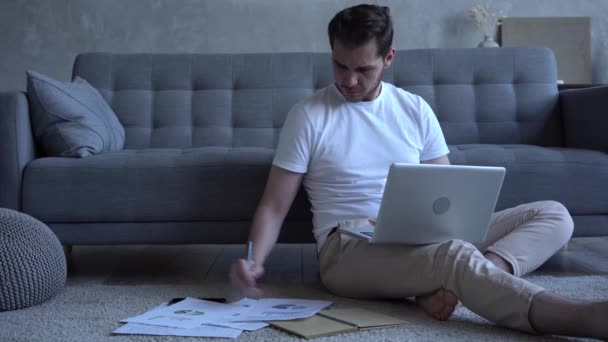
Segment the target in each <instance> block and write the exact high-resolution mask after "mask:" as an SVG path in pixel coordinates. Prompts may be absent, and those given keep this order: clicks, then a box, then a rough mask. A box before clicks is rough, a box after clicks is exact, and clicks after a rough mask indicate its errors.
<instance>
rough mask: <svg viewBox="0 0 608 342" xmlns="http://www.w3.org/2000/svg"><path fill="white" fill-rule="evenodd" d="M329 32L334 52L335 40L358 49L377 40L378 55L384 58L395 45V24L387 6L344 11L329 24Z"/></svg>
mask: <svg viewBox="0 0 608 342" xmlns="http://www.w3.org/2000/svg"><path fill="white" fill-rule="evenodd" d="M327 32H328V34H329V45H331V48H332V50H333V48H334V41H335V40H339V41H340V43H341V44H343V45H344V46H346V47H349V48H357V47H360V46H362V45H364V44H366V43H367V42H369V41H370V40H371V39H372V38H376V45H377V47H378V55H379V56H381V57H382V58H384V57H386V55H387V54H388V51H389V49H390V48H391V45H392V44H393V23H392V21H391V15H390V10H389V8H388V7H385V6H376V5H357V6H353V7H349V8H346V9H343V10H342V11H340V12H338V13H337V14H336V15H335V16H334V18H333V19H332V20H331V21H330V22H329V25H328V27H327Z"/></svg>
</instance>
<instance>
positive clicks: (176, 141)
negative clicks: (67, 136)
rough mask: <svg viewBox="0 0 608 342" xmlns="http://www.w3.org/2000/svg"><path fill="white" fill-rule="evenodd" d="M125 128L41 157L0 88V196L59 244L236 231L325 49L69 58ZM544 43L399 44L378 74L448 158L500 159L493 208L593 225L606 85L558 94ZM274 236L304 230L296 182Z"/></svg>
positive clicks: (24, 104) (601, 182)
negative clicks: (119, 134) (535, 210)
mask: <svg viewBox="0 0 608 342" xmlns="http://www.w3.org/2000/svg"><path fill="white" fill-rule="evenodd" d="M73 74H74V75H79V76H81V77H83V78H85V79H86V80H88V81H89V82H90V83H91V84H92V85H93V86H95V87H96V88H97V89H98V90H99V91H100V92H101V94H102V95H103V96H104V98H105V99H106V100H107V101H108V103H110V105H111V107H112V108H113V110H114V111H115V112H116V114H117V115H118V117H119V119H120V121H121V123H122V125H123V126H124V127H125V131H126V144H125V148H124V150H122V151H117V152H108V153H103V154H99V155H95V156H91V157H87V158H83V159H78V158H57V157H45V156H44V155H42V154H41V153H40V152H39V151H40V149H38V148H37V147H36V144H35V142H34V140H33V138H32V132H31V128H30V117H29V115H28V101H27V97H26V96H27V94H25V93H23V92H9V93H2V94H0V189H2V191H1V193H0V207H6V208H12V209H17V210H19V211H22V212H25V213H27V214H30V215H32V216H34V217H36V218H37V219H39V220H41V221H43V222H45V223H47V224H48V225H49V227H50V228H51V229H52V230H53V231H54V232H55V233H56V234H57V235H58V237H59V239H60V240H61V241H62V243H64V244H131V243H167V244H180V243H242V242H244V241H245V240H246V237H247V233H248V228H249V222H250V219H251V217H252V215H253V212H254V210H255V207H256V204H257V201H258V199H259V198H260V196H261V193H262V190H263V188H264V184H265V181H266V177H267V173H268V170H269V168H270V164H271V160H272V157H273V149H274V146H275V144H276V143H277V138H278V136H279V133H280V130H281V125H282V123H283V120H284V118H285V115H286V114H287V112H288V110H289V108H290V107H291V106H292V105H293V104H294V103H295V102H296V101H298V100H300V99H303V98H305V97H307V96H309V95H311V94H313V92H314V91H315V90H317V89H319V88H322V87H324V86H326V85H328V84H330V83H331V82H332V71H331V60H330V55H329V54H325V53H321V54H315V53H290V54H241V55H199V54H174V55H171V54H107V53H87V54H82V55H79V56H78V57H77V58H76V61H75V64H74V71H73ZM556 78H557V76H556V61H555V58H554V56H553V54H552V52H551V51H550V50H548V49H545V48H534V47H526V48H495V49H425V50H408V51H399V52H398V54H397V57H396V60H395V62H394V64H393V65H392V67H391V68H390V69H389V70H387V72H386V73H385V76H384V79H385V80H386V81H388V82H391V83H393V84H395V85H397V86H399V87H402V88H404V89H406V90H408V91H410V92H413V93H415V94H419V95H421V96H422V97H424V98H425V99H426V100H427V102H429V104H430V105H431V107H432V108H433V109H434V110H435V112H436V114H437V116H438V118H439V121H440V123H441V126H442V128H443V131H444V134H445V136H446V139H447V141H448V144H449V146H450V151H451V153H450V155H449V157H450V159H451V161H452V163H454V164H474V165H500V166H504V167H506V168H507V175H506V178H505V182H504V186H503V190H502V192H501V195H500V198H499V201H498V204H497V209H503V208H506V207H510V206H514V205H517V204H520V203H524V202H529V201H536V200H546V199H552V200H557V201H560V202H562V203H563V204H565V205H566V207H567V208H568V209H569V210H570V212H571V214H572V215H573V217H574V221H575V232H574V235H575V236H589V235H594V236H599V235H608V191H607V190H608V188H607V185H608V154H607V152H608V135H607V134H606V133H605V132H606V131H607V130H608V113H607V110H606V108H607V107H608V87H597V88H589V89H580V90H570V91H562V92H558V89H557V85H556ZM280 241H282V242H298V243H300V242H312V241H313V239H312V234H311V214H310V204H309V202H308V200H307V198H306V194H305V193H304V191H301V192H300V194H299V195H298V197H297V198H296V201H295V203H294V205H293V206H292V208H291V211H290V212H289V214H288V217H287V220H286V223H285V227H284V229H283V232H282V234H281V236H280Z"/></svg>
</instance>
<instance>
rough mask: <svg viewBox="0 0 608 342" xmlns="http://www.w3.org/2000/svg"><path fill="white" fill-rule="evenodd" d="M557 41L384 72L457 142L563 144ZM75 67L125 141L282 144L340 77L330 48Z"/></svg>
mask: <svg viewBox="0 0 608 342" xmlns="http://www.w3.org/2000/svg"><path fill="white" fill-rule="evenodd" d="M556 69H557V67H556V62H555V57H554V56H553V53H552V52H551V50H549V49H546V48H537V47H519V48H495V49H422V50H404V51H398V53H397V56H396V59H395V61H394V63H393V65H392V66H391V67H390V68H389V69H388V70H386V72H385V74H384V80H385V81H387V82H390V83H392V84H395V85H396V86H398V87H401V88H403V89H405V90H407V91H410V92H412V93H415V94H418V95H420V96H422V97H423V98H424V99H425V100H426V101H427V102H428V103H429V104H430V105H431V107H432V108H433V109H434V110H435V113H436V114H437V117H438V118H439V121H440V123H441V126H442V128H443V131H444V134H445V136H446V139H447V141H448V143H449V144H469V143H489V144H493V143H497V144H536V145H542V146H562V139H563V138H562V132H561V119H560V116H559V111H558V110H559V108H558V105H557V104H558V102H557V101H558V93H557V86H556V78H557V76H556ZM73 75H74V76H76V75H78V76H80V77H83V78H85V79H86V80H88V81H89V82H90V83H91V84H92V85H93V86H94V87H96V88H97V89H99V91H100V92H101V94H102V95H103V96H104V98H105V99H106V100H107V101H108V103H110V105H111V106H112V108H113V109H114V111H115V112H116V114H117V115H118V117H119V119H120V121H121V123H122V124H123V126H124V127H125V131H126V146H125V148H127V149H143V148H164V147H169V148H189V147H200V146H225V147H266V148H274V147H275V145H276V143H277V140H278V135H279V132H280V128H281V126H282V124H283V121H284V119H285V116H286V114H287V112H288V111H289V109H290V108H291V106H292V105H293V104H295V103H296V102H297V101H299V100H301V99H304V98H306V97H308V96H310V95H312V94H313V93H314V92H315V91H316V90H318V89H320V88H323V87H325V86H327V85H329V84H331V83H332V82H333V74H332V69H331V56H330V54H329V53H274V54H273V53H270V54H225V55H205V54H110V53H86V54H81V55H79V56H77V58H76V61H75V64H74V71H73Z"/></svg>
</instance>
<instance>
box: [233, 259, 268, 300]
mask: <svg viewBox="0 0 608 342" xmlns="http://www.w3.org/2000/svg"><path fill="white" fill-rule="evenodd" d="M263 274H264V266H262V265H259V264H257V263H255V262H254V263H253V264H252V265H251V266H250V265H249V264H248V263H247V260H245V259H239V260H237V261H235V262H234V263H233V264H232V266H231V267H230V281H232V283H233V284H234V285H236V286H238V287H239V288H240V290H241V291H242V292H243V294H244V295H245V297H250V298H259V297H261V296H262V294H263V291H262V290H261V289H260V288H258V287H257V282H256V281H257V279H259V278H260V277H261V276H262V275H263Z"/></svg>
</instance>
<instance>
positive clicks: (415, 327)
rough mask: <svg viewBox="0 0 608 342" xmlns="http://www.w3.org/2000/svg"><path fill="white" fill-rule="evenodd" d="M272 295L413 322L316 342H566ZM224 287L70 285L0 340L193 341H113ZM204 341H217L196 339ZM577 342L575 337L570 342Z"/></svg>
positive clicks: (8, 323)
mask: <svg viewBox="0 0 608 342" xmlns="http://www.w3.org/2000/svg"><path fill="white" fill-rule="evenodd" d="M527 279H529V280H530V281H532V282H534V283H537V284H539V285H541V286H544V287H546V288H548V289H550V290H554V291H555V292H557V293H561V294H564V295H567V296H570V297H574V298H581V299H601V298H608V277H604V276H578V277H563V276H560V277H552V276H547V275H532V276H528V277H527ZM265 290H266V296H267V297H294V298H308V299H317V298H319V299H320V298H322V299H329V300H332V301H334V302H336V303H337V305H339V306H355V307H362V308H367V309H371V310H375V311H378V312H382V313H388V314H391V315H394V316H397V317H400V318H403V319H405V320H407V321H408V322H409V324H407V325H405V326H402V327H397V328H390V329H382V330H372V331H366V332H355V333H348V334H342V335H336V336H331V337H325V338H319V339H316V340H315V341H440V340H449V341H490V340H491V341H539V340H566V339H565V338H560V337H554V336H533V335H527V334H523V333H519V332H516V331H512V330H508V329H504V328H499V327H496V326H494V325H492V324H490V323H488V322H487V321H485V320H484V319H482V318H480V317H479V316H477V315H475V314H473V313H472V312H470V311H469V310H467V309H466V308H464V307H462V306H461V307H459V308H458V309H457V311H456V312H455V314H454V315H453V316H452V318H451V319H450V320H449V321H447V322H438V321H434V320H432V319H430V318H427V317H426V316H425V315H424V314H423V313H422V312H421V311H420V310H418V309H417V308H416V307H415V306H414V305H413V304H412V303H411V302H409V301H356V300H349V299H345V298H337V297H334V296H332V295H330V294H328V293H327V292H325V291H324V290H323V289H322V288H321V287H320V286H319V285H318V284H317V283H310V284H302V283H297V284H295V283H294V284H291V283H283V284H266V287H265ZM225 291H226V286H225V283H218V282H216V283H212V282H207V283H206V284H201V285H200V286H185V285H175V286H172V285H162V284H161V285H145V286H117V285H102V284H99V283H92V282H91V283H87V282H86V281H83V280H79V281H78V282H74V281H70V282H68V285H67V286H66V288H65V290H64V291H63V292H61V293H60V294H58V295H57V296H56V297H54V298H53V299H51V300H50V301H48V302H46V303H44V304H42V305H39V306H36V307H32V308H27V309H23V310H17V311H11V312H3V313H0V341H126V340H129V341H157V340H158V341H186V340H193V339H195V338H186V337H152V336H113V335H111V332H112V331H113V330H114V329H116V328H117V327H119V326H120V323H119V322H118V321H119V320H120V319H124V318H127V317H130V316H133V315H136V314H138V313H142V312H144V311H146V310H148V309H150V308H152V307H154V306H156V305H158V304H160V303H161V302H163V301H167V300H168V299H171V298H174V297H184V296H192V297H199V296H207V297H213V296H225V295H226V292H225ZM196 339H197V340H218V339H205V338H196ZM294 340H299V339H298V338H296V337H294V336H292V335H288V334H286V333H284V332H281V331H278V330H275V329H273V328H265V329H262V330H259V331H255V332H243V333H242V334H241V336H240V337H239V338H238V339H236V341H294ZM568 340H570V339H568Z"/></svg>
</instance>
